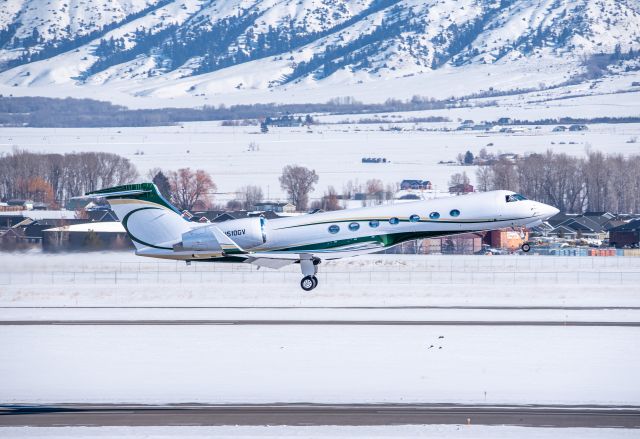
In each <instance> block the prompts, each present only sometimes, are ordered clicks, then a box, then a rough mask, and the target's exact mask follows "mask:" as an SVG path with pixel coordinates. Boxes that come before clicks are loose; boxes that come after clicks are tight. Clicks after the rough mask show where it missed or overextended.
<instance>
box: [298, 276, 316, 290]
mask: <svg viewBox="0 0 640 439" xmlns="http://www.w3.org/2000/svg"><path fill="white" fill-rule="evenodd" d="M314 277H315V276H305V277H303V278H302V280H301V281H300V287H302V289H303V290H305V291H311V290H313V289H314V288H315V287H316V285H318V280H317V279H316V280H315V281H314V280H313V278H314Z"/></svg>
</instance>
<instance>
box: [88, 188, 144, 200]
mask: <svg viewBox="0 0 640 439" xmlns="http://www.w3.org/2000/svg"><path fill="white" fill-rule="evenodd" d="M149 192H151V191H145V190H140V189H139V190H132V191H94V192H87V195H86V196H87V197H90V198H107V199H109V198H125V197H129V196H131V195H142V194H146V193H149Z"/></svg>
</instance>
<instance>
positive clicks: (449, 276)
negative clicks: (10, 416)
mask: <svg viewBox="0 0 640 439" xmlns="http://www.w3.org/2000/svg"><path fill="white" fill-rule="evenodd" d="M317 276H318V278H319V280H320V281H321V282H323V283H324V284H341V285H344V284H354V285H357V284H425V285H428V284H463V285H464V284H469V285H474V284H495V285H514V286H517V285H532V284H533V285H536V284H539V285H550V284H551V285H576V284H577V285H594V284H595V285H629V286H634V287H635V286H637V285H639V284H640V271H515V270H509V271H495V270H494V271H474V270H403V271H399V270H366V271H365V270H341V271H336V270H329V271H320V272H319V273H318V275H317ZM300 278H301V274H300V272H299V271H291V270H287V271H272V270H264V269H263V270H259V271H258V270H224V271H223V270H215V271H213V270H212V271H160V270H157V271H51V272H0V285H132V284H133V285H135V284H139V285H144V284H155V285H180V284H203V285H207V284H265V285H266V284H279V283H291V282H298V281H299V280H300Z"/></svg>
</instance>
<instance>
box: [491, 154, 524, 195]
mask: <svg viewBox="0 0 640 439" xmlns="http://www.w3.org/2000/svg"><path fill="white" fill-rule="evenodd" d="M491 186H492V187H493V188H494V189H508V190H512V191H517V190H518V175H517V173H516V169H515V165H514V164H513V163H512V162H511V161H509V160H507V159H505V158H501V159H500V160H498V161H497V162H496V163H494V164H493V181H492V184H491Z"/></svg>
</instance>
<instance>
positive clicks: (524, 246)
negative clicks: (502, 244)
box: [520, 242, 531, 253]
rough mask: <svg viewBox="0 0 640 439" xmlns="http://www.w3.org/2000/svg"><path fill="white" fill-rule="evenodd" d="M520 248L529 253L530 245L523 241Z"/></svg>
mask: <svg viewBox="0 0 640 439" xmlns="http://www.w3.org/2000/svg"><path fill="white" fill-rule="evenodd" d="M520 250H522V251H523V252H525V253H529V250H531V245H530V244H529V243H527V242H525V243H524V244H522V245H521V246H520Z"/></svg>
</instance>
